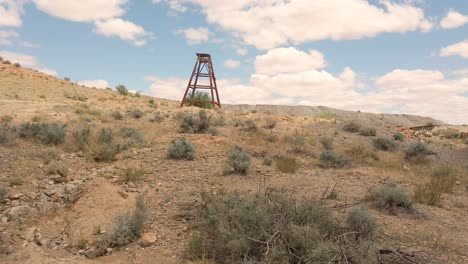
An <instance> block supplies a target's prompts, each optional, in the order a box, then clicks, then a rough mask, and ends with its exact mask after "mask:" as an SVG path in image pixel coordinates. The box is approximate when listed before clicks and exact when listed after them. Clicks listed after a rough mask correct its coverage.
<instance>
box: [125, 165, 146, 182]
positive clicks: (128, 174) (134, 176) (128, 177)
mask: <svg viewBox="0 0 468 264" xmlns="http://www.w3.org/2000/svg"><path fill="white" fill-rule="evenodd" d="M144 176H145V171H144V170H142V169H136V168H127V169H125V172H124V174H123V175H122V177H121V181H122V182H124V183H130V182H132V183H137V182H139V181H140V180H142V179H143V177H144Z"/></svg>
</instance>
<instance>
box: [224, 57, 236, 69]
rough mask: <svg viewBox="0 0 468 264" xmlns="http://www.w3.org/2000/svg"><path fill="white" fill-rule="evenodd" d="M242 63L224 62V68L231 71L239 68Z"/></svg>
mask: <svg viewBox="0 0 468 264" xmlns="http://www.w3.org/2000/svg"><path fill="white" fill-rule="evenodd" d="M239 65H240V61H237V60H233V59H228V60H226V61H225V62H224V66H225V67H226V68H229V69H235V68H237V67H239Z"/></svg>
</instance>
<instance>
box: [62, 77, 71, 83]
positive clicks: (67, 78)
mask: <svg viewBox="0 0 468 264" xmlns="http://www.w3.org/2000/svg"><path fill="white" fill-rule="evenodd" d="M63 79H64V80H65V81H67V82H69V81H70V80H71V79H70V77H65V78H63Z"/></svg>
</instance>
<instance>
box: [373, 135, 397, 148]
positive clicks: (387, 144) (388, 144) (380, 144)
mask: <svg viewBox="0 0 468 264" xmlns="http://www.w3.org/2000/svg"><path fill="white" fill-rule="evenodd" d="M372 142H373V143H374V147H375V149H378V150H383V151H393V150H395V149H396V147H397V145H396V144H395V142H394V141H393V140H391V139H389V138H386V137H378V138H375V139H374V140H373V141H372Z"/></svg>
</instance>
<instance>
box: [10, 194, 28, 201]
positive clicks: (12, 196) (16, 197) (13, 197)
mask: <svg viewBox="0 0 468 264" xmlns="http://www.w3.org/2000/svg"><path fill="white" fill-rule="evenodd" d="M23 196H24V194H22V193H20V192H17V193H12V194H10V195H9V197H10V199H12V200H18V199H19V198H21V197H23Z"/></svg>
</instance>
